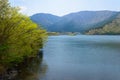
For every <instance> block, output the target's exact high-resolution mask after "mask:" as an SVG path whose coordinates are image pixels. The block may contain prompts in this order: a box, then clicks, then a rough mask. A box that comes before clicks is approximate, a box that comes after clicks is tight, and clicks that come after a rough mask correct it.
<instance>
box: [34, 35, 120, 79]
mask: <svg viewBox="0 0 120 80" xmlns="http://www.w3.org/2000/svg"><path fill="white" fill-rule="evenodd" d="M43 53H44V58H43V61H42V64H43V63H44V64H46V65H47V68H45V69H46V70H45V72H44V75H42V73H43V72H42V71H39V73H38V75H37V77H38V78H37V79H35V80H120V36H84V35H78V36H50V37H49V38H48V42H47V43H46V45H45V47H44V49H43ZM39 69H40V68H39ZM41 75H42V76H41Z"/></svg>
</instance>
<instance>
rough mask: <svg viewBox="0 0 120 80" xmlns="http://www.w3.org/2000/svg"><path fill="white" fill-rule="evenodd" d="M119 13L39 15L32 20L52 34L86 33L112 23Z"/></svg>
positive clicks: (96, 12)
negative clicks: (60, 15)
mask: <svg viewBox="0 0 120 80" xmlns="http://www.w3.org/2000/svg"><path fill="white" fill-rule="evenodd" d="M118 13H119V12H118V11H109V10H102V11H80V12H76V13H75V12H74V13H70V14H67V15H64V16H62V17H59V16H56V15H52V14H48V13H47V14H46V13H37V14H35V15H33V16H31V20H32V21H34V22H36V23H37V24H38V25H42V26H43V27H44V28H45V29H47V31H51V32H82V33H83V32H85V31H88V30H90V29H94V28H99V27H102V26H103V25H105V24H107V23H109V22H110V21H112V20H113V19H114V18H115V17H116V16H117V15H118Z"/></svg>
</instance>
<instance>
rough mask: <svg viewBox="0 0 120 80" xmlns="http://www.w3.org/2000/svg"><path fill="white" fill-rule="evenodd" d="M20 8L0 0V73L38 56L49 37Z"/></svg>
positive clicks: (6, 0)
mask: <svg viewBox="0 0 120 80" xmlns="http://www.w3.org/2000/svg"><path fill="white" fill-rule="evenodd" d="M19 10H20V9H19V8H18V7H11V6H10V4H9V2H8V0H0V75H2V74H3V73H5V72H6V71H7V70H8V69H9V68H11V67H13V66H17V64H19V63H22V62H23V61H24V60H25V59H30V58H32V57H36V56H37V53H38V51H39V49H40V48H42V47H43V45H44V42H45V41H46V38H47V32H46V31H45V30H44V29H42V28H41V27H40V26H39V27H38V25H37V24H35V23H33V22H32V21H31V20H30V18H29V17H27V16H26V15H23V14H21V13H20V12H19Z"/></svg>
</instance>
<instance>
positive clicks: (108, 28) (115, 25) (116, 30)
mask: <svg viewBox="0 0 120 80" xmlns="http://www.w3.org/2000/svg"><path fill="white" fill-rule="evenodd" d="M86 34H98V35H101V34H106V35H119V34H120V14H118V15H117V16H116V18H115V19H114V20H112V21H111V22H109V23H108V24H106V25H105V26H103V27H102V28H99V29H97V28H96V29H92V30H90V31H89V32H87V33H86Z"/></svg>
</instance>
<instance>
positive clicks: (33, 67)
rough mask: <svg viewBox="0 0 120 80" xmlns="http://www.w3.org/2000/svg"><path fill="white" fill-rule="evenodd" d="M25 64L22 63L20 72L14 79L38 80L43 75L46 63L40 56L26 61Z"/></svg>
mask: <svg viewBox="0 0 120 80" xmlns="http://www.w3.org/2000/svg"><path fill="white" fill-rule="evenodd" d="M27 62H28V63H26V65H22V66H21V67H22V68H20V73H19V74H18V76H17V77H16V78H15V79H14V80H40V78H41V79H42V77H43V76H44V75H45V73H46V70H47V67H48V66H47V64H46V63H44V62H43V60H42V58H40V57H37V58H34V59H32V60H30V61H27Z"/></svg>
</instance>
